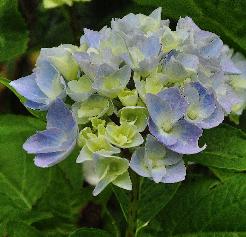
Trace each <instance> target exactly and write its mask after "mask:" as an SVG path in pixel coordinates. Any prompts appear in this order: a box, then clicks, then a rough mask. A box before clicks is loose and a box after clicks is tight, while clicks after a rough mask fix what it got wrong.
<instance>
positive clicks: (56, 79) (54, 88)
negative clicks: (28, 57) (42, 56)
mask: <svg viewBox="0 0 246 237" xmlns="http://www.w3.org/2000/svg"><path fill="white" fill-rule="evenodd" d="M35 72H36V78H35V80H36V83H37V85H38V87H39V88H40V90H41V91H42V92H43V93H44V94H45V95H46V96H48V97H49V98H51V99H54V98H56V97H58V96H60V95H61V94H62V92H64V84H62V79H61V76H60V74H59V73H58V72H57V71H56V69H55V68H54V67H53V66H52V65H51V64H50V63H49V62H48V61H42V62H41V63H40V64H39V66H38V67H37V68H36V69H35Z"/></svg>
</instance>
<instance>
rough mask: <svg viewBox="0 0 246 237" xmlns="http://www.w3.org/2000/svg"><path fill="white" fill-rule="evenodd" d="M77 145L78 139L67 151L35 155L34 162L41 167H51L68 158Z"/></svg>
mask: <svg viewBox="0 0 246 237" xmlns="http://www.w3.org/2000/svg"><path fill="white" fill-rule="evenodd" d="M75 145H76V140H75V141H74V142H73V143H72V145H71V146H70V147H69V148H68V149H67V150H66V151H65V152H52V153H40V154H37V155H36V156H35V159H34V163H35V165H36V166H38V167H41V168H47V167H51V166H53V165H55V164H57V163H59V162H61V161H62V160H64V159H66V158H67V157H68V156H69V155H70V153H71V152H72V150H73V148H74V147H75Z"/></svg>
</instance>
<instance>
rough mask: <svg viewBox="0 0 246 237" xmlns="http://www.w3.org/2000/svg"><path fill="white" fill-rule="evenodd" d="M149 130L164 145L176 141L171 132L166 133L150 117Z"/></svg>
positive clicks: (169, 144)
mask: <svg viewBox="0 0 246 237" xmlns="http://www.w3.org/2000/svg"><path fill="white" fill-rule="evenodd" d="M149 131H150V133H151V134H152V135H153V136H155V137H156V138H157V140H158V141H159V142H161V143H162V144H164V145H166V146H171V145H173V144H175V143H176V142H177V137H176V135H175V134H173V133H166V132H164V131H163V130H162V129H160V128H159V127H157V125H155V123H154V122H153V121H152V119H151V118H150V119H149Z"/></svg>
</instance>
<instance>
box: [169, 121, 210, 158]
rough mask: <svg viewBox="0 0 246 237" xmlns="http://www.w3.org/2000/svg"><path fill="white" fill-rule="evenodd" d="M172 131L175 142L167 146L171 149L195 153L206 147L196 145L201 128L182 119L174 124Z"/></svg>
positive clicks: (178, 151)
mask: <svg viewBox="0 0 246 237" xmlns="http://www.w3.org/2000/svg"><path fill="white" fill-rule="evenodd" d="M172 133H173V134H174V135H175V136H176V139H177V142H176V143H175V144H173V145H171V146H167V147H168V148H169V149H170V150H172V151H175V152H177V153H181V154H195V153H199V152H201V151H202V150H204V149H205V148H206V145H204V146H203V147H201V148H200V147H199V146H198V140H199V137H200V136H201V135H202V129H201V128H199V127H197V126H195V125H193V124H191V123H188V122H187V121H185V120H184V119H182V120H180V121H178V122H177V123H176V124H175V126H174V127H173V131H172Z"/></svg>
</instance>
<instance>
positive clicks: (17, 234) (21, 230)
mask: <svg viewBox="0 0 246 237" xmlns="http://www.w3.org/2000/svg"><path fill="white" fill-rule="evenodd" d="M5 232H6V234H7V235H8V237H27V236H28V237H42V236H43V235H42V234H41V232H39V231H38V230H37V229H35V228H34V227H32V226H29V225H27V224H25V223H23V222H20V221H18V222H16V221H12V222H9V223H8V224H7V226H6V231H5Z"/></svg>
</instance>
